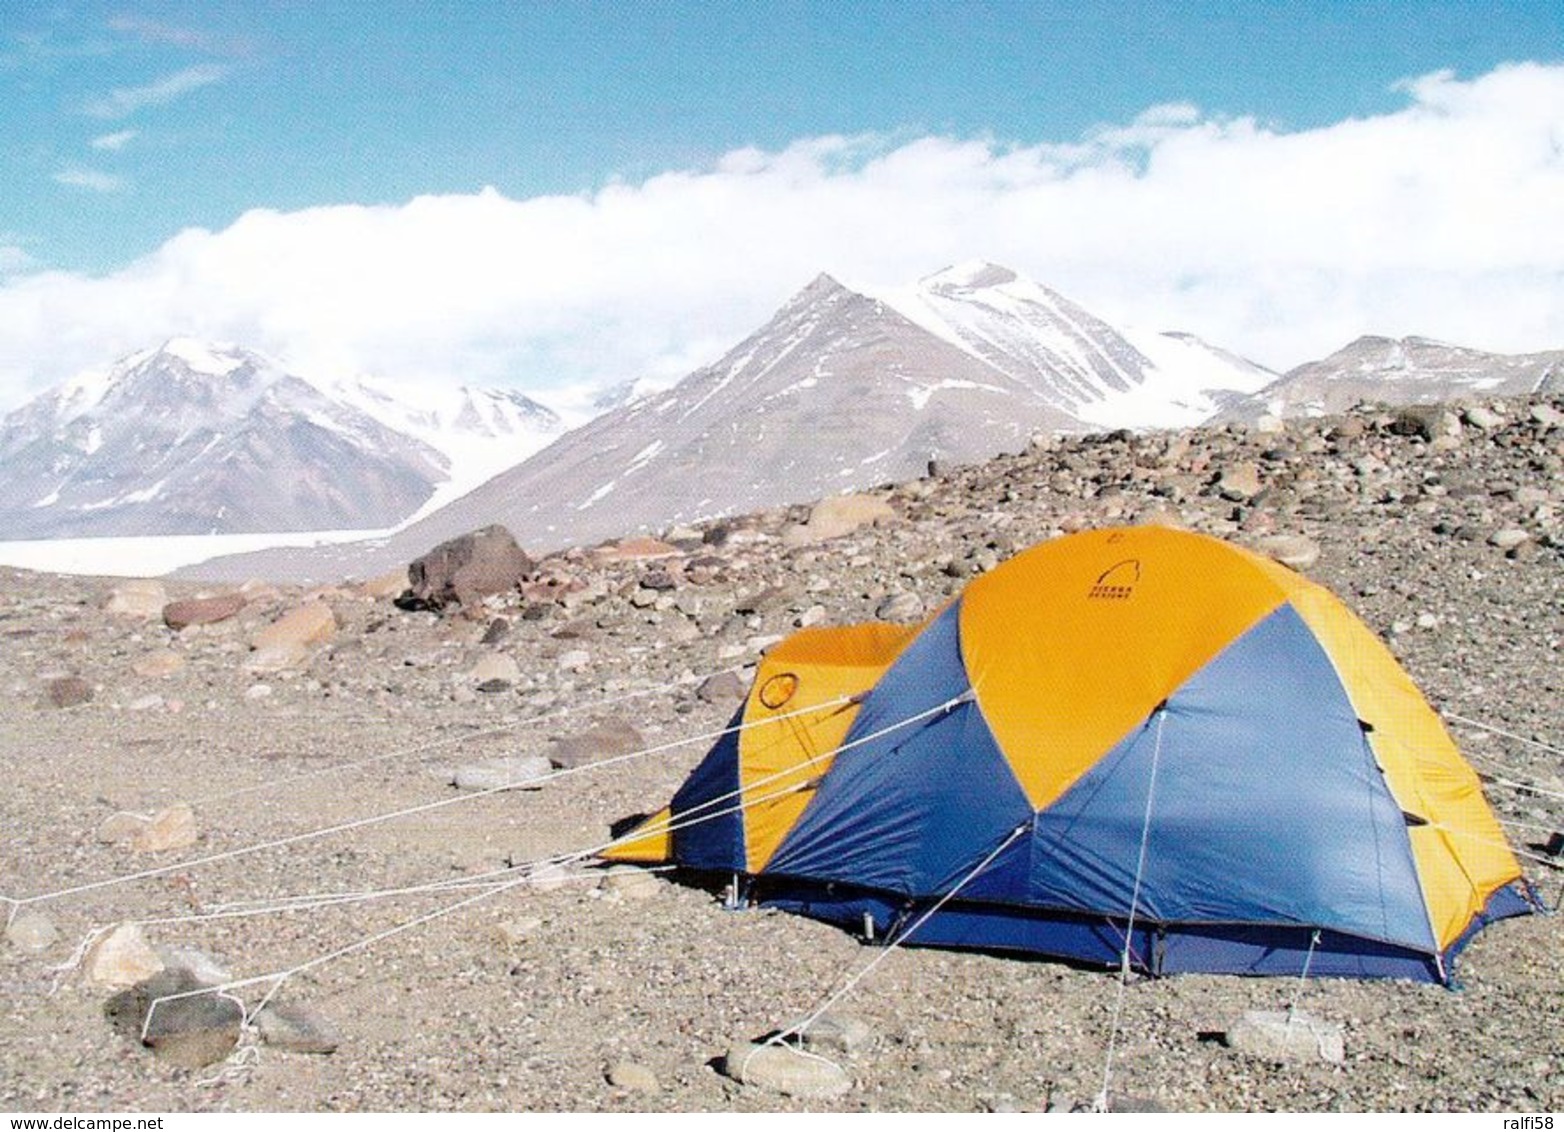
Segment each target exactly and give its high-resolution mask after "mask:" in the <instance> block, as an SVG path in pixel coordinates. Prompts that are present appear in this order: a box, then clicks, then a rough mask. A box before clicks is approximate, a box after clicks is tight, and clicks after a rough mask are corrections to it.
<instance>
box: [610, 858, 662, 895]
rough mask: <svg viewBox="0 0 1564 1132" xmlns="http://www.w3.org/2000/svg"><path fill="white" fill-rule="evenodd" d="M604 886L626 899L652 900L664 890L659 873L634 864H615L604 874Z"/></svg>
mask: <svg viewBox="0 0 1564 1132" xmlns="http://www.w3.org/2000/svg"><path fill="white" fill-rule="evenodd" d="M603 887H604V888H605V889H607V890H608V891H609V892H616V893H618V894H619V895H620V896H623V897H624V898H625V899H626V900H650V899H651V898H652V897H654V896H656V895H657V894H658V893H660V892H661V891H662V887H661V886H660V885H659V884H658V883H657V874H656V873H651V872H647V871H646V870H645V869H638V868H636V867H635V866H634V865H615V866H614V867H613V868H611V869H609V870H608V872H607V873H605V874H604V876H603Z"/></svg>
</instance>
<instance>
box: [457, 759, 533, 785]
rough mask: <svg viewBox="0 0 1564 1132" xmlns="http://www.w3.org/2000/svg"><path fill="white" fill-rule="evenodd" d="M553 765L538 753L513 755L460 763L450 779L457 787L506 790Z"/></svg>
mask: <svg viewBox="0 0 1564 1132" xmlns="http://www.w3.org/2000/svg"><path fill="white" fill-rule="evenodd" d="M553 769H554V764H553V763H551V762H549V760H548V759H546V758H543V757H542V756H541V755H514V756H512V757H510V758H503V759H490V760H489V761H487V762H482V763H474V764H472V765H471V766H464V767H461V768H459V769H458V770H457V771H456V774H455V777H454V778H453V779H452V781H453V783H454V785H455V786H456V788H457V789H458V790H508V789H510V788H511V787H516V786H525V785H526V784H527V783H529V782H532V781H534V780H536V779H539V778H542V777H544V776H545V775H547V774H549V773H550V772H552V771H553Z"/></svg>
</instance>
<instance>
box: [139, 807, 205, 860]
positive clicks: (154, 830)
mask: <svg viewBox="0 0 1564 1132" xmlns="http://www.w3.org/2000/svg"><path fill="white" fill-rule="evenodd" d="M198 836H199V833H198V831H197V829H196V820H195V811H194V810H192V809H191V808H190V806H189V804H188V803H186V802H179V803H176V804H175V805H172V806H169V807H168V808H167V809H164V810H159V811H158V812H157V813H155V814H153V815H152V818H151V819H150V820H149V821H148V822H147V824H146V827H145V828H144V829H142V830H141V831H140V832H139V833H138V834H137V835H136V836H135V838H134V839H133V840H132V841H131V842H130V847H131V848H132V849H133V850H135V851H136V852H137V853H162V852H164V851H166V850H169V849H187V848H189V847H190V846H192V845H194V844H195V843H196V838H197V837H198Z"/></svg>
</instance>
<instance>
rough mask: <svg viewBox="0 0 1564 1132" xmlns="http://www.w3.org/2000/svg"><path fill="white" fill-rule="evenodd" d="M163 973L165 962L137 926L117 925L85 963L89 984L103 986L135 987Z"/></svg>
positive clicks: (94, 948)
mask: <svg viewBox="0 0 1564 1132" xmlns="http://www.w3.org/2000/svg"><path fill="white" fill-rule="evenodd" d="M161 970H163V960H162V959H161V958H160V957H159V956H158V953H157V952H156V951H154V950H152V945H151V944H149V943H148V942H147V937H146V936H145V935H143V934H142V931H141V928H140V926H139V925H136V924H128V923H127V924H118V925H116V926H115V927H114V928H113V929H111V930H110V931H109V933H108V934H107V935H105V936H103V938H101V939H99V940H98V941H97V942H96V943H94V944H93V945H92V947H91V948H89V949H88V951H87V955H86V958H84V959H83V960H82V972H83V973H84V974H85V975H86V977H87V981H88V982H91V983H95V984H96V985H98V986H102V987H115V988H122V987H133V986H135V985H136V984H137V983H139V982H141V981H142V980H143V979H150V978H151V977H152V976H153V975H156V974H157V973H158V972H159V971H161Z"/></svg>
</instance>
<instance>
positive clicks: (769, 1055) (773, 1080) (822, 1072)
mask: <svg viewBox="0 0 1564 1132" xmlns="http://www.w3.org/2000/svg"><path fill="white" fill-rule="evenodd" d="M722 1071H723V1073H725V1074H726V1075H727V1076H729V1077H731V1078H733V1080H735V1081H738V1082H739V1083H740V1084H743V1085H756V1086H759V1087H760V1088H762V1089H770V1090H771V1091H772V1092H776V1093H782V1094H784V1095H786V1096H790V1097H800V1098H804V1099H807V1100H831V1099H832V1098H834V1097H839V1096H842V1095H843V1094H844V1093H846V1092H848V1091H849V1090H851V1089H852V1087H853V1082H852V1078H850V1077H848V1075H847V1071H846V1070H845V1069H843V1068H842V1067H841V1066H840V1065H838V1064H836V1062H834V1061H827V1060H826V1059H825V1058H823V1057H819V1056H817V1055H815V1054H806V1053H801V1052H800V1051H798V1050H796V1049H794V1048H793V1047H792V1046H787V1045H757V1044H755V1043H754V1042H740V1043H738V1044H737V1045H735V1046H733V1047H732V1048H730V1049H729V1050H728V1052H727V1055H726V1056H725V1057H723V1059H722Z"/></svg>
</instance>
